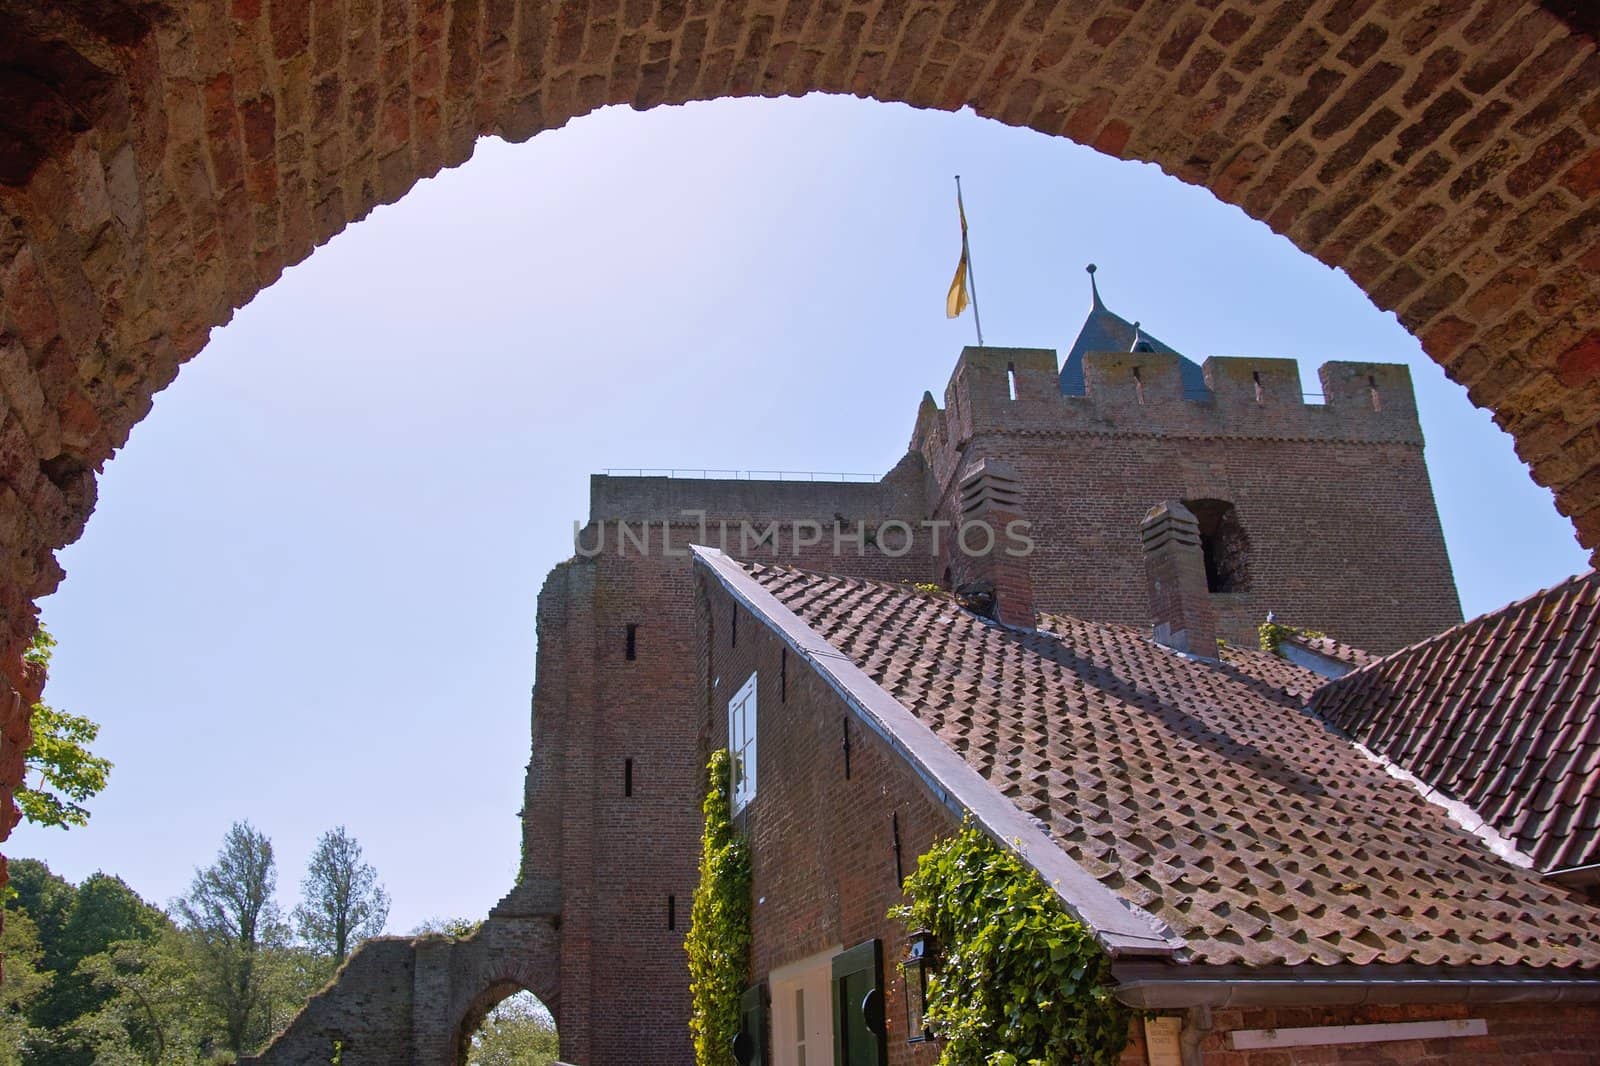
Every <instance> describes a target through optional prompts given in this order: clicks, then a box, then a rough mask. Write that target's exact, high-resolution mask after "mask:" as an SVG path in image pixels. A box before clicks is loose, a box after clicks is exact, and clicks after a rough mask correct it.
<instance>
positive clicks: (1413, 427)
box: [912, 347, 1422, 458]
mask: <svg viewBox="0 0 1600 1066" xmlns="http://www.w3.org/2000/svg"><path fill="white" fill-rule="evenodd" d="M1180 366H1181V357H1179V356H1177V355H1175V354H1172V353H1170V352H1121V351H1118V352H1095V351H1091V352H1087V353H1085V354H1084V356H1083V376H1084V386H1085V387H1084V395H1082V396H1067V395H1063V394H1062V392H1061V389H1060V385H1059V375H1060V366H1059V364H1058V361H1057V355H1056V352H1055V351H1053V350H1051V349H1045V348H991V347H985V348H975V347H968V348H965V349H963V350H962V353H961V358H960V359H959V360H958V361H957V363H956V368H955V371H954V373H952V374H951V377H950V383H949V385H948V386H947V387H946V388H945V397H944V401H945V402H944V406H943V407H940V406H939V405H938V404H936V403H934V402H933V400H932V398H931V396H930V397H925V398H924V400H923V403H922V407H921V409H920V410H919V411H918V413H917V424H916V429H915V431H914V433H913V435H912V448H913V449H914V450H917V451H921V452H922V453H923V454H924V455H928V456H930V458H931V457H932V456H934V455H937V454H939V453H940V452H942V451H945V450H946V449H948V448H950V447H951V446H954V447H956V448H959V447H960V446H961V445H962V444H963V443H964V442H965V441H968V440H970V439H972V437H974V436H977V435H981V434H985V433H1110V434H1132V435H1138V436H1162V437H1179V438H1241V437H1242V438H1257V439H1275V440H1299V441H1305V440H1313V441H1315V440H1327V441H1344V442H1354V443H1360V442H1372V443H1385V444H1415V445H1419V446H1420V445H1421V444H1422V428H1421V425H1420V423H1419V422H1418V420H1417V407H1416V396H1415V394H1414V392H1413V391H1412V387H1411V374H1410V371H1409V370H1408V369H1407V368H1406V367H1405V366H1403V365H1400V364H1396V363H1356V362H1342V361H1341V362H1329V363H1324V364H1323V365H1322V366H1321V367H1319V368H1318V370H1317V376H1318V380H1319V381H1320V383H1321V386H1322V392H1321V394H1320V397H1319V396H1317V395H1315V394H1313V395H1312V396H1309V397H1308V396H1306V395H1303V394H1302V392H1301V387H1300V374H1299V364H1298V363H1297V362H1295V360H1292V359H1256V358H1241V357H1224V356H1213V357H1212V358H1210V359H1207V360H1206V361H1205V363H1204V364H1203V371H1204V374H1205V385H1206V388H1205V389H1204V390H1199V389H1195V388H1193V387H1190V388H1186V387H1185V384H1184V380H1183V376H1182V374H1181V370H1180ZM1319 401H1320V402H1319ZM936 441H937V442H938V444H937V445H935V442H936ZM930 445H931V447H930Z"/></svg>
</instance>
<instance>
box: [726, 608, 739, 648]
mask: <svg viewBox="0 0 1600 1066" xmlns="http://www.w3.org/2000/svg"><path fill="white" fill-rule="evenodd" d="M731 617H732V619H733V621H731V622H729V623H728V644H729V645H730V646H732V647H735V648H737V647H738V646H739V606H738V604H735V605H734V607H733V611H732V612H731Z"/></svg>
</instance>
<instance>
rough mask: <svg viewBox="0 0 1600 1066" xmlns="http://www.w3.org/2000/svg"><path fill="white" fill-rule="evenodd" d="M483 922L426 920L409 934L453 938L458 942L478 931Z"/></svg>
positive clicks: (419, 923) (470, 920) (453, 919)
mask: <svg viewBox="0 0 1600 1066" xmlns="http://www.w3.org/2000/svg"><path fill="white" fill-rule="evenodd" d="M482 924H483V923H482V922H475V921H473V920H472V919H471V918H439V917H433V918H424V919H422V921H420V922H418V923H417V927H416V928H415V929H413V930H411V932H410V933H409V934H408V935H410V936H453V937H455V938H456V939H457V940H463V939H465V938H466V937H469V936H471V935H472V934H474V933H476V932H477V931H478V927H479V926H481V925H482Z"/></svg>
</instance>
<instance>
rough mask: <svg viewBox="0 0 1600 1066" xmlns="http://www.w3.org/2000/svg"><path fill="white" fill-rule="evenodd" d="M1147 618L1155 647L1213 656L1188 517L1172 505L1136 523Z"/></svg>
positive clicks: (1206, 595) (1196, 538)
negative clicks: (1147, 598) (1146, 588)
mask: <svg viewBox="0 0 1600 1066" xmlns="http://www.w3.org/2000/svg"><path fill="white" fill-rule="evenodd" d="M1139 539H1140V541H1141V542H1142V544H1143V545H1144V570H1145V576H1146V578H1147V583H1148V585H1149V589H1150V616H1151V620H1152V621H1153V622H1154V623H1155V638H1156V640H1157V641H1158V642H1160V643H1162V644H1165V645H1166V646H1167V647H1169V648H1174V649H1176V650H1178V651H1182V652H1188V653H1189V654H1191V655H1199V656H1203V657H1204V658H1207V659H1214V658H1216V657H1217V612H1216V609H1215V608H1214V607H1213V606H1212V605H1211V593H1210V591H1209V590H1208V589H1207V588H1206V561H1205V553H1204V552H1203V550H1202V549H1201V546H1200V525H1199V523H1198V522H1197V521H1196V520H1195V517H1194V513H1193V512H1192V511H1190V510H1189V509H1188V508H1187V507H1185V506H1184V505H1183V504H1181V503H1179V502H1178V501H1177V500H1167V501H1166V502H1165V503H1160V504H1157V505H1156V506H1155V507H1152V508H1151V509H1150V511H1149V513H1148V514H1146V515H1145V516H1144V521H1142V522H1140V523H1139Z"/></svg>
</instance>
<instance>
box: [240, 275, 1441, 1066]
mask: <svg viewBox="0 0 1600 1066" xmlns="http://www.w3.org/2000/svg"><path fill="white" fill-rule="evenodd" d="M1318 380H1319V382H1320V386H1321V395H1320V397H1313V398H1311V399H1309V400H1308V398H1306V397H1304V396H1302V394H1301V386H1300V378H1299V372H1298V369H1297V366H1296V364H1295V363H1294V362H1293V361H1290V360H1283V359H1245V358H1211V359H1207V360H1205V362H1204V363H1203V364H1196V363H1194V362H1192V361H1190V360H1188V359H1186V358H1185V357H1184V356H1182V355H1181V354H1179V353H1178V352H1177V351H1175V350H1173V349H1172V348H1170V347H1169V346H1167V345H1165V344H1163V343H1162V342H1161V341H1159V340H1157V339H1156V338H1154V337H1153V336H1151V335H1150V334H1148V333H1147V332H1145V331H1144V330H1142V329H1141V328H1139V327H1137V326H1136V325H1134V324H1133V323H1130V322H1129V321H1128V320H1126V319H1124V318H1122V317H1121V316H1118V315H1116V314H1115V313H1113V312H1112V311H1111V310H1110V309H1109V308H1107V307H1106V306H1105V304H1104V303H1103V302H1102V300H1101V298H1100V296H1099V293H1098V291H1095V292H1094V294H1093V301H1092V307H1091V311H1090V314H1089V316H1088V319H1087V320H1086V322H1085V324H1084V326H1083V328H1082V330H1081V331H1080V335H1079V337H1078V338H1077V341H1076V342H1075V343H1074V345H1073V346H1072V347H1071V348H1070V349H1069V351H1068V353H1067V355H1066V357H1065V358H1064V359H1059V360H1058V356H1057V353H1055V352H1053V351H1050V350H1045V349H1008V348H993V347H982V348H974V347H969V348H966V349H965V350H963V351H962V353H961V355H960V357H959V359H958V360H957V362H956V366H955V369H954V371H953V373H952V374H951V377H950V382H949V385H948V386H947V388H946V390H945V394H944V397H943V403H942V404H940V403H939V402H937V401H935V400H934V398H933V397H932V396H924V398H923V400H922V402H921V405H920V407H919V408H918V409H917V411H916V413H915V419H914V424H913V428H912V434H911V441H910V448H909V450H908V452H907V454H906V456H905V457H904V458H903V459H902V460H901V461H900V462H899V463H897V464H896V465H895V467H894V468H893V469H892V470H890V471H889V472H888V473H887V474H886V475H884V477H882V478H881V479H879V480H877V481H875V482H864V483H848V482H845V483H839V482H812V481H782V480H773V481H760V480H744V479H737V480H734V479H730V480H712V479H705V480H701V479H677V478H664V477H643V476H641V477H614V476H595V477H594V478H593V479H592V482H591V489H590V514H589V519H588V524H587V526H586V527H585V528H584V529H582V530H580V531H578V534H577V537H576V545H575V555H574V557H573V558H572V559H570V560H568V561H567V562H564V563H562V564H560V565H559V566H557V567H556V568H555V569H554V570H553V571H552V572H551V574H550V576H549V578H548V579H547V580H546V583H545V586H544V588H543V590H542V591H541V593H540V596H539V601H538V610H537V625H538V642H539V652H538V676H537V682H536V685H535V689H534V698H533V719H532V735H533V747H532V757H531V760H530V762H529V766H528V776H527V791H526V803H525V807H524V810H523V819H524V841H523V857H522V866H521V871H520V874H519V877H518V881H517V884H516V885H515V886H514V887H513V888H512V890H511V891H510V893H509V894H508V895H507V896H506V897H505V898H504V899H503V900H502V901H501V903H500V904H499V905H497V907H496V908H495V909H494V911H493V912H491V914H490V916H489V918H488V920H487V921H486V923H485V924H484V926H483V928H482V929H481V930H480V932H479V933H477V934H476V935H475V936H474V937H471V938H467V939H464V940H450V939H448V938H443V937H422V938H417V939H415V940H399V939H387V938H386V939H380V940H378V941H374V942H372V943H369V944H368V945H367V946H366V947H364V948H363V949H362V950H361V951H360V952H358V953H357V954H356V955H355V956H354V957H353V958H352V959H351V961H350V962H349V964H348V965H347V966H346V967H345V968H344V970H343V971H341V974H340V977H339V980H338V981H337V982H336V983H335V984H334V985H333V986H331V987H330V988H329V989H328V990H326V991H324V992H323V993H321V994H320V995H319V996H317V997H315V998H314V999H313V1000H312V1002H311V1003H310V1005H309V1006H308V1007H307V1009H306V1010H305V1011H304V1012H303V1013H302V1014H301V1015H300V1017H299V1018H297V1019H296V1021H295V1022H294V1023H293V1024H292V1025H291V1026H290V1028H289V1029H288V1030H287V1031H286V1032H285V1033H284V1034H283V1035H282V1036H281V1037H280V1038H279V1039H278V1040H277V1041H276V1042H275V1043H274V1044H272V1045H271V1046H269V1047H268V1048H267V1049H266V1050H265V1051H264V1052H263V1053H262V1054H261V1056H260V1057H259V1059H258V1060H257V1061H260V1062H263V1063H275V1064H277V1063H311V1062H326V1061H327V1057H328V1050H327V1049H328V1048H329V1047H330V1046H332V1045H331V1042H332V1041H334V1040H337V1041H339V1044H340V1046H341V1047H342V1048H343V1052H342V1055H343V1057H342V1059H341V1061H342V1062H343V1063H344V1064H345V1066H360V1064H366V1063H380V1062H381V1063H400V1062H414V1063H417V1064H419V1066H423V1064H426V1066H435V1064H440V1066H442V1064H446V1063H456V1062H459V1061H461V1059H460V1054H461V1049H462V1047H463V1046H464V1045H463V1043H462V1041H464V1040H465V1039H466V1037H467V1036H468V1035H469V1034H470V1032H471V1031H472V1030H473V1029H474V1028H475V1026H476V1024H477V1022H478V1021H479V1020H480V1019H481V1017H482V1014H483V1012H484V1011H485V1010H487V1009H488V1008H489V1007H490V1006H492V1004H493V1003H494V1002H496V1001H498V1000H499V999H500V998H502V997H503V996H505V995H507V994H509V993H510V992H512V991H515V990H517V989H519V988H526V989H528V990H530V991H532V992H534V993H535V994H536V995H538V996H539V997H540V999H542V1000H543V1001H544V1002H545V1003H546V1004H547V1005H548V1006H549V1007H550V1008H551V1010H552V1011H553V1012H554V1014H555V1016H556V1020H557V1024H558V1029H559V1032H560V1035H561V1043H562V1055H563V1058H564V1059H565V1060H566V1061H570V1062H572V1063H578V1064H582V1066H610V1064H635V1063H651V1064H662V1066H677V1064H686V1063H689V1062H691V1061H692V1056H691V1054H690V1050H689V1043H688V1033H687V1027H686V1019H687V1017H688V1013H689V996H688V987H687V985H688V978H687V970H686V967H685V962H684V955H683V948H682V942H683V936H684V933H685V931H686V930H687V928H688V921H689V901H690V897H691V894H692V893H693V891H694V887H695V883H696V877H697V862H698V846H699V830H700V816H699V799H700V795H701V792H702V788H703V782H702V774H703V767H704V766H705V763H706V758H707V755H708V753H709V751H710V750H712V749H714V748H716V747H721V746H723V744H724V743H725V739H724V737H723V733H722V732H721V730H722V729H723V726H724V723H723V722H722V718H721V716H722V714H723V705H724V704H725V703H726V701H727V699H728V697H729V696H730V695H731V694H732V690H733V688H734V687H737V686H738V683H739V680H740V679H739V678H735V677H730V676H726V675H725V673H724V672H723V671H722V670H721V668H720V666H719V660H718V657H717V656H716V655H713V654H712V651H711V645H712V642H713V639H715V641H716V642H718V643H717V647H723V646H724V645H729V638H730V636H731V637H732V641H733V644H734V645H736V644H737V642H738V641H739V640H740V639H741V638H742V637H743V635H742V634H740V633H739V631H738V628H737V627H738V626H739V624H740V622H739V617H740V614H739V612H738V611H737V610H736V609H730V608H729V607H728V605H727V604H726V603H725V602H723V601H720V600H718V598H717V597H716V596H713V595H708V593H707V577H706V575H705V573H704V572H698V573H697V568H696V564H695V560H694V557H693V556H692V555H691V554H690V552H689V551H688V550H687V549H688V547H689V546H690V545H693V544H702V545H709V546H711V547H712V548H716V549H719V550H720V552H721V553H724V554H725V555H726V556H727V557H729V558H743V559H745V560H747V561H750V562H752V563H763V564H785V565H789V566H794V567H798V568H801V569H802V570H804V571H808V572H814V573H821V574H832V575H839V576H841V577H849V578H865V579H873V580H877V581H881V582H888V583H894V584H896V585H900V586H904V587H907V588H911V587H914V586H922V587H924V588H926V587H928V586H938V587H939V588H940V589H943V590H946V591H948V592H950V593H952V594H953V595H954V598H955V600H956V601H957V602H959V603H960V604H962V605H964V606H967V607H970V608H972V609H974V610H975V611H977V612H978V613H979V614H983V615H988V616H990V617H992V618H994V619H997V620H998V622H999V623H1003V624H1004V625H1006V626H1010V627H1013V628H1014V629H1017V630H1019V631H1026V630H1031V629H1032V627H1033V625H1034V620H1035V618H1036V617H1038V616H1042V615H1043V614H1052V615H1065V616H1071V617H1072V618H1075V619H1080V620H1083V621H1084V622H1085V623H1103V624H1108V625H1121V626H1129V627H1136V628H1137V629H1139V630H1140V631H1142V632H1144V633H1146V634H1148V633H1150V632H1151V627H1152V623H1153V622H1155V621H1157V620H1156V619H1153V618H1152V614H1151V610H1152V608H1151V604H1152V599H1151V596H1150V595H1149V594H1148V592H1147V568H1148V567H1149V565H1150V560H1149V559H1148V558H1147V555H1148V554H1149V552H1148V551H1147V550H1145V549H1143V548H1142V547H1141V539H1140V527H1141V522H1142V521H1143V520H1145V519H1146V516H1147V514H1149V513H1150V512H1151V509H1152V508H1153V507H1156V506H1157V505H1159V504H1162V503H1163V502H1164V501H1171V502H1172V503H1174V504H1177V505H1178V506H1177V508H1176V509H1175V510H1173V511H1172V514H1179V513H1180V512H1181V515H1188V516H1192V523H1193V524H1192V527H1191V526H1187V525H1185V526H1183V529H1185V530H1190V529H1192V534H1186V535H1190V536H1191V539H1192V540H1193V546H1194V548H1195V550H1196V554H1195V556H1194V557H1195V559H1197V560H1200V559H1203V577H1204V580H1203V582H1200V583H1199V584H1198V585H1196V586H1195V587H1196V588H1197V589H1199V591H1198V592H1191V594H1190V597H1189V598H1190V600H1191V603H1190V605H1189V606H1190V607H1191V609H1193V610H1195V611H1203V613H1204V616H1205V617H1206V618H1207V619H1208V620H1209V621H1207V622H1206V626H1207V627H1209V628H1192V630H1191V632H1195V633H1199V632H1203V633H1204V634H1205V635H1206V640H1207V641H1209V646H1205V645H1204V644H1200V645H1197V646H1194V647H1192V648H1190V649H1189V650H1190V651H1192V652H1193V653H1194V654H1195V655H1197V656H1200V657H1201V658H1204V659H1210V658H1212V657H1214V656H1217V655H1219V654H1220V651H1219V648H1218V646H1217V638H1220V640H1221V641H1222V642H1223V643H1224V644H1227V645H1246V646H1250V647H1253V646H1254V644H1255V641H1256V628H1257V626H1258V625H1259V624H1260V623H1261V622H1262V621H1263V620H1265V619H1266V618H1267V616H1268V614H1269V612H1271V613H1272V614H1273V615H1274V616H1275V617H1276V618H1278V619H1279V620H1282V621H1288V622H1292V623H1295V624H1298V625H1303V626H1309V627H1313V628H1315V629H1318V630H1322V631H1325V632H1326V633H1327V634H1328V636H1329V637H1330V638H1333V639H1334V640H1337V641H1340V642H1344V643H1345V644H1349V645H1354V646H1356V647H1360V648H1364V649H1366V650H1368V651H1372V652H1379V653H1382V652H1389V651H1393V650H1395V649H1397V648H1400V647H1402V646H1405V645H1409V644H1412V643H1414V642H1416V641H1419V640H1422V639H1424V638H1426V637H1429V636H1430V635H1432V634H1434V633H1437V632H1439V631H1440V630H1443V629H1445V628H1447V627H1449V626H1451V625H1453V624H1455V623H1458V622H1459V621H1460V620H1461V616H1460V607H1459V601H1458V599H1457V596H1456V591H1455V587H1454V583H1453V580H1452V577H1451V572H1450V565H1449V561H1448V558H1447V556H1446V552H1445V546H1444V541H1443V536H1442V533H1441V530H1440V526H1439V520H1438V516H1437V513H1436V510H1435V506H1434V501H1433V495H1432V490H1431V487H1430V485H1429V481H1428V475H1427V470H1426V467H1425V465H1424V461H1423V440H1422V434H1421V431H1420V428H1419V424H1418V420H1417V411H1416V405H1415V400H1414V397H1413V395H1412V390H1411V384H1410V378H1409V375H1408V373H1407V371H1406V369H1405V368H1404V367H1402V366H1396V365H1389V364H1372V363H1353V362H1335V363H1328V364H1325V365H1323V366H1322V367H1321V368H1319V370H1318ZM1181 515H1180V517H1181ZM976 521H981V522H983V523H984V524H985V525H987V526H988V527H989V528H990V529H991V530H996V531H999V533H1000V534H1001V540H1000V542H999V544H998V545H997V547H996V548H995V550H992V551H988V552H983V551H978V552H972V551H968V550H966V549H967V548H968V547H970V546H972V545H971V542H972V540H973V539H982V538H968V542H967V544H966V545H964V544H963V537H962V530H963V527H964V526H966V525H967V524H970V523H973V522H976ZM1183 521H1184V522H1188V521H1190V519H1189V518H1183ZM1017 523H1021V525H1017ZM1013 528H1014V529H1015V530H1017V531H1019V532H1020V533H1021V534H1022V536H1023V538H1024V539H1025V540H1026V541H1027V542H1028V543H1027V544H1026V545H1025V546H1024V545H1023V540H1022V539H1009V540H1008V539H1005V536H1004V533H1005V531H1007V530H1009V529H1013ZM1024 547H1025V548H1026V550H1023V549H1024ZM1007 548H1016V549H1017V550H1016V551H1015V552H1012V551H1008V550H1005V549H1007ZM1199 565H1200V564H1199V563H1196V566H1199ZM1193 573H1194V575H1199V574H1201V573H1202V570H1200V569H1196V570H1194V572H1193ZM1194 580H1195V581H1197V582H1199V581H1200V579H1199V577H1198V576H1196V577H1195V578H1194ZM1196 597H1198V598H1199V599H1200V600H1203V601H1204V602H1203V603H1199V604H1197V603H1195V602H1193V601H1194V600H1195V599H1196ZM745 624H746V625H750V626H752V627H753V626H754V625H755V624H756V623H755V621H754V620H753V619H747V621H746V623H745ZM730 628H731V629H732V633H731V634H730V632H729V629H730ZM1213 634H1214V636H1213ZM756 639H757V637H756V634H755V633H754V632H752V633H751V634H750V636H749V638H747V644H748V642H749V641H754V640H756ZM729 646H732V645H729ZM750 646H754V645H750ZM741 654H742V653H741ZM785 656H786V657H785V658H783V660H782V662H783V664H784V665H783V666H782V667H780V669H782V670H784V671H787V670H789V669H793V670H795V671H797V672H798V671H800V670H801V665H800V663H799V661H798V660H797V659H796V657H794V656H788V655H787V653H785ZM724 658H725V656H724ZM740 661H741V662H742V661H743V660H740ZM741 668H743V667H741ZM763 669H767V668H766V667H764V668H763ZM784 676H785V683H787V674H785V675H784ZM796 683H797V684H798V683H799V682H798V681H797V682H796ZM819 691H821V690H819ZM830 729H833V730H836V731H837V734H838V739H837V743H838V744H839V745H848V744H851V743H855V744H857V745H858V746H861V745H865V743H866V742H865V740H864V739H862V738H860V737H856V738H855V739H854V740H852V737H853V734H852V732H851V729H852V727H851V726H850V725H849V723H848V721H846V722H845V724H844V725H843V726H842V727H841V726H837V725H836V726H831V727H830ZM829 736H830V737H832V736H834V733H832V732H830V733H829ZM828 743H829V744H832V743H834V741H832V740H830V741H829V742H828ZM859 757H860V758H862V759H865V760H868V761H867V762H866V763H864V765H875V763H876V762H877V761H881V758H880V756H879V755H878V754H876V753H871V752H868V753H864V754H861V755H860V756H859ZM888 779H889V778H887V777H886V778H885V780H888ZM896 780H898V778H896ZM886 787H887V786H886ZM915 824H916V826H917V833H918V839H919V840H922V839H923V838H925V837H928V836H929V835H930V834H932V833H934V831H935V830H936V829H937V823H936V820H935V821H929V820H928V818H927V817H924V816H923V815H922V814H919V815H918V817H917V819H916V822H915ZM848 843H849V842H843V841H841V842H840V846H841V847H844V846H845V845H846V844H848ZM914 858H915V852H912V853H910V854H908V856H907V858H906V861H907V863H908V864H909V863H911V862H914ZM758 861H759V860H758ZM761 876H762V874H761V873H760V872H759V870H758V880H759V879H760V877H761ZM880 917H881V915H880ZM897 1061H898V1057H897ZM907 1061H910V1060H907ZM918 1061H922V1060H918ZM929 1061H931V1060H929Z"/></svg>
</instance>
